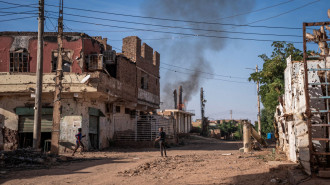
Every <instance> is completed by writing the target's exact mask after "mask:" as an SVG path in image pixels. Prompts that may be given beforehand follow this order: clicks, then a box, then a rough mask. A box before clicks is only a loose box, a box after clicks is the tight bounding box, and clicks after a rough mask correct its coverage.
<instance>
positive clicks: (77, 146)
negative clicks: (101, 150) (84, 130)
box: [72, 128, 86, 156]
mask: <svg viewBox="0 0 330 185" xmlns="http://www.w3.org/2000/svg"><path fill="white" fill-rule="evenodd" d="M85 136H86V135H82V134H81V128H78V134H76V135H75V137H76V139H77V140H76V147H75V149H74V150H73V153H72V156H74V153H76V151H77V149H78V148H79V146H81V147H82V149H81V151H80V154H82V151H84V150H85V146H84V144H83V143H82V142H81V138H83V137H85Z"/></svg>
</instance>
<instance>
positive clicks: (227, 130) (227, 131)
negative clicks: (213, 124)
mask: <svg viewBox="0 0 330 185" xmlns="http://www.w3.org/2000/svg"><path fill="white" fill-rule="evenodd" d="M218 127H219V128H220V131H221V136H224V137H225V139H228V138H229V136H230V135H231V134H232V133H234V132H236V131H237V130H238V127H237V126H236V124H235V123H232V121H229V122H223V123H222V124H220V125H219V126H218Z"/></svg>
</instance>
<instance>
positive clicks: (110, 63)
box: [103, 50, 117, 78]
mask: <svg viewBox="0 0 330 185" xmlns="http://www.w3.org/2000/svg"><path fill="white" fill-rule="evenodd" d="M103 63H104V66H105V69H106V70H107V71H108V73H109V74H110V76H111V77H113V78H116V77H117V61H116V51H115V50H112V51H104V53H103Z"/></svg>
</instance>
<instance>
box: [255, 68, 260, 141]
mask: <svg viewBox="0 0 330 185" xmlns="http://www.w3.org/2000/svg"><path fill="white" fill-rule="evenodd" d="M257 72H258V64H257V65H256V73H257ZM257 96H258V134H259V135H260V136H261V120H260V96H259V80H258V81H257Z"/></svg>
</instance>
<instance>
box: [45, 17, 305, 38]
mask: <svg viewBox="0 0 330 185" xmlns="http://www.w3.org/2000/svg"><path fill="white" fill-rule="evenodd" d="M48 12H51V13H55V12H54V11H48ZM65 15H69V16H75V17H84V18H89V19H97V20H104V21H111V22H119V23H129V24H138V25H144V26H156V27H163V28H175V29H183V30H195V31H206V32H217V33H219V32H220V33H238V34H246V35H261V36H280V37H299V38H301V37H302V36H299V35H282V34H271V33H255V32H239V31H225V30H214V29H202V28H187V27H181V26H170V25H161V24H150V23H143V22H135V21H123V20H117V19H107V18H101V17H92V16H85V15H78V14H71V13H65Z"/></svg>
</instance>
